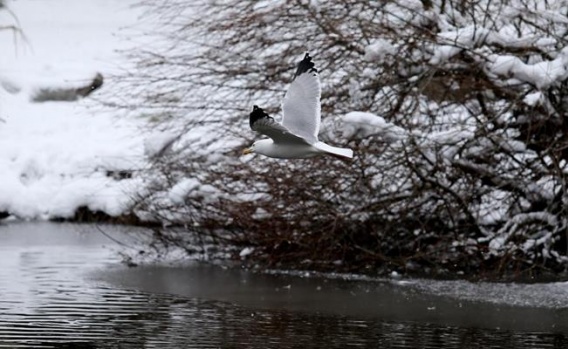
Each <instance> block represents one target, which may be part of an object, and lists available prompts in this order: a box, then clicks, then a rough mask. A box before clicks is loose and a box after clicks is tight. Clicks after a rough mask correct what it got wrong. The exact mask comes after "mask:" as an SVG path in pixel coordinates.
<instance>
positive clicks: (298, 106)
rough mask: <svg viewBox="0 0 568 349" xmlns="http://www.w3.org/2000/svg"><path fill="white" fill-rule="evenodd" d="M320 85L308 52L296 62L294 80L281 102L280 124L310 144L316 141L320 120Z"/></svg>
mask: <svg viewBox="0 0 568 349" xmlns="http://www.w3.org/2000/svg"><path fill="white" fill-rule="evenodd" d="M320 98H321V85H320V80H319V75H318V71H317V69H316V68H314V63H313V62H312V57H310V55H309V54H308V53H306V55H305V56H304V59H303V60H302V61H301V62H300V63H299V64H298V69H297V70H296V74H295V75H294V80H293V81H292V83H291V84H290V87H288V91H287V92H286V96H285V97H284V101H283V102H282V111H283V116H282V125H283V126H284V127H286V128H287V129H288V130H290V132H292V133H293V134H295V135H297V136H300V137H302V138H304V139H306V141H307V142H308V143H310V144H314V143H316V142H317V141H318V133H319V128H320V121H321V116H320V112H321V104H320Z"/></svg>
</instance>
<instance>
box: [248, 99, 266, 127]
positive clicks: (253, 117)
mask: <svg viewBox="0 0 568 349" xmlns="http://www.w3.org/2000/svg"><path fill="white" fill-rule="evenodd" d="M269 117H270V116H269V115H268V114H266V113H265V112H264V110H262V108H260V107H259V106H258V105H255V106H253V107H252V112H251V113H250V118H249V125H250V128H252V126H253V125H254V123H255V122H257V121H258V120H260V119H264V118H269Z"/></svg>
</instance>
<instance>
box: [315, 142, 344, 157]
mask: <svg viewBox="0 0 568 349" xmlns="http://www.w3.org/2000/svg"><path fill="white" fill-rule="evenodd" d="M314 147H316V148H318V149H319V150H321V151H323V152H324V153H328V154H331V155H335V156H337V157H340V158H348V159H351V158H353V150H351V149H347V148H337V147H332V146H331V145H328V144H325V143H323V142H317V143H316V144H314Z"/></svg>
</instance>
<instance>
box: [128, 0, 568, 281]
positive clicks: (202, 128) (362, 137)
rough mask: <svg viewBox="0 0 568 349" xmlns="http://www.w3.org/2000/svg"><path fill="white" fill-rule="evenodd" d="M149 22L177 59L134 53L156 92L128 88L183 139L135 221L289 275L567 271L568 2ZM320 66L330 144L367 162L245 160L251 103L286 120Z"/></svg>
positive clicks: (322, 6) (222, 7) (373, 5)
mask: <svg viewBox="0 0 568 349" xmlns="http://www.w3.org/2000/svg"><path fill="white" fill-rule="evenodd" d="M192 4H193V2H192ZM147 5H148V6H150V8H151V12H152V14H154V15H155V14H158V15H159V16H160V18H161V20H163V22H164V23H167V24H164V26H163V27H162V32H161V33H160V34H158V35H159V37H160V39H161V40H163V41H161V42H165V43H167V44H168V45H167V46H166V47H165V48H164V47H162V48H163V49H162V50H160V49H159V48H156V49H153V50H144V51H137V52H134V57H135V58H136V59H137V60H138V63H139V67H140V71H139V74H136V76H135V77H134V79H135V81H137V82H140V81H141V80H143V81H144V84H140V83H138V84H137V85H136V86H137V88H136V89H131V90H132V91H133V92H135V93H136V95H137V96H138V97H140V96H142V97H143V99H144V103H145V104H146V105H150V106H151V109H149V110H150V111H149V113H151V114H152V115H155V114H156V113H152V112H151V110H158V111H159V113H160V117H159V119H162V120H164V119H165V120H167V122H169V123H173V124H174V125H177V126H176V127H178V128H179V130H180V133H183V135H184V136H183V137H181V139H180V142H179V144H178V145H177V146H176V151H175V152H174V153H173V154H170V155H169V156H168V157H165V158H162V159H161V160H160V161H158V162H157V165H156V166H155V169H154V170H155V171H154V172H153V173H152V174H151V175H150V177H151V178H152V180H151V181H150V182H151V183H152V187H151V190H148V191H147V192H146V195H145V196H144V197H143V198H141V200H140V204H139V206H138V207H137V210H138V212H139V213H140V214H145V215H147V216H148V217H153V218H154V219H159V220H162V221H167V222H170V223H172V224H178V225H179V224H182V225H184V224H185V225H188V226H191V227H193V228H192V229H193V230H196V231H199V232H201V233H202V234H205V235H208V234H209V235H215V236H224V237H226V238H227V240H228V241H230V242H231V243H236V244H242V245H247V246H254V247H255V250H254V251H255V252H254V253H253V254H252V255H250V256H249V257H248V258H252V260H253V261H254V262H255V263H256V262H259V261H263V262H265V263H267V264H268V265H273V266H280V267H290V266H292V267H305V268H318V269H326V270H337V269H342V270H356V271H369V272H376V271H382V270H386V269H392V268H397V269H399V270H411V271H442V272H444V271H463V272H481V273H484V272H487V273H493V272H497V273H504V272H525V271H530V272H536V271H542V270H553V271H562V270H564V269H565V266H566V261H567V252H568V251H567V250H568V244H567V232H568V230H567V223H568V220H567V218H568V215H567V203H568V195H567V190H566V185H567V175H566V174H567V168H566V164H567V160H568V159H567V157H568V151H567V149H568V123H567V121H566V118H565V115H566V112H565V108H566V105H567V101H568V88H567V87H568V86H567V78H568V48H566V36H565V31H566V29H565V27H566V22H567V21H568V17H567V14H568V6H567V5H566V4H565V2H563V1H546V2H533V1H524V0H507V1H496V0H480V1H471V2H466V1H461V0H422V1H417V0H390V1H363V0H348V1H329V2H319V1H307V0H282V1H236V0H229V1H223V2H217V1H204V2H200V3H198V4H194V5H192V6H189V2H188V1H184V0H172V1H168V2H166V3H165V4H159V5H158V4H155V3H148V4H147ZM163 46H164V45H163ZM308 50H309V51H310V53H311V54H312V56H313V57H314V61H315V62H316V65H317V67H318V69H319V71H320V77H321V80H322V84H323V95H322V116H323V124H322V132H321V134H320V138H322V139H324V140H325V141H326V142H329V143H331V144H336V143H335V142H343V140H347V141H348V144H345V143H341V146H349V147H351V148H353V149H355V150H356V158H355V159H354V161H352V162H341V161H339V160H337V159H332V158H321V159H315V160H299V161H282V160H274V159H266V158H260V157H254V158H248V157H239V149H240V148H241V147H242V146H244V145H245V144H248V143H249V142H250V141H251V140H252V138H253V137H255V135H254V134H253V133H252V131H250V130H249V129H248V128H247V126H248V123H247V117H248V113H249V112H250V109H251V107H252V105H253V103H254V104H258V105H260V106H262V107H263V108H265V109H266V110H268V111H269V113H270V114H272V115H276V114H278V112H279V111H278V103H279V101H280V100H281V98H282V97H283V95H284V90H285V88H286V86H287V84H288V83H289V82H290V80H291V78H292V76H293V70H294V69H293V67H294V64H295V62H296V61H297V60H298V59H299V57H301V56H302V55H303V53H304V52H305V51H308ZM124 83H127V84H130V83H132V81H130V79H125V80H124ZM180 125H181V126H180ZM340 140H341V141H340ZM347 141H346V142H347ZM163 236H164V237H167V236H168V235H167V233H166V232H165V233H164V235H163Z"/></svg>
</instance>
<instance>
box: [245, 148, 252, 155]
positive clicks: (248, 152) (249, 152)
mask: <svg viewBox="0 0 568 349" xmlns="http://www.w3.org/2000/svg"><path fill="white" fill-rule="evenodd" d="M251 153H254V150H252V148H245V149H243V155H247V154H251Z"/></svg>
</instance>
